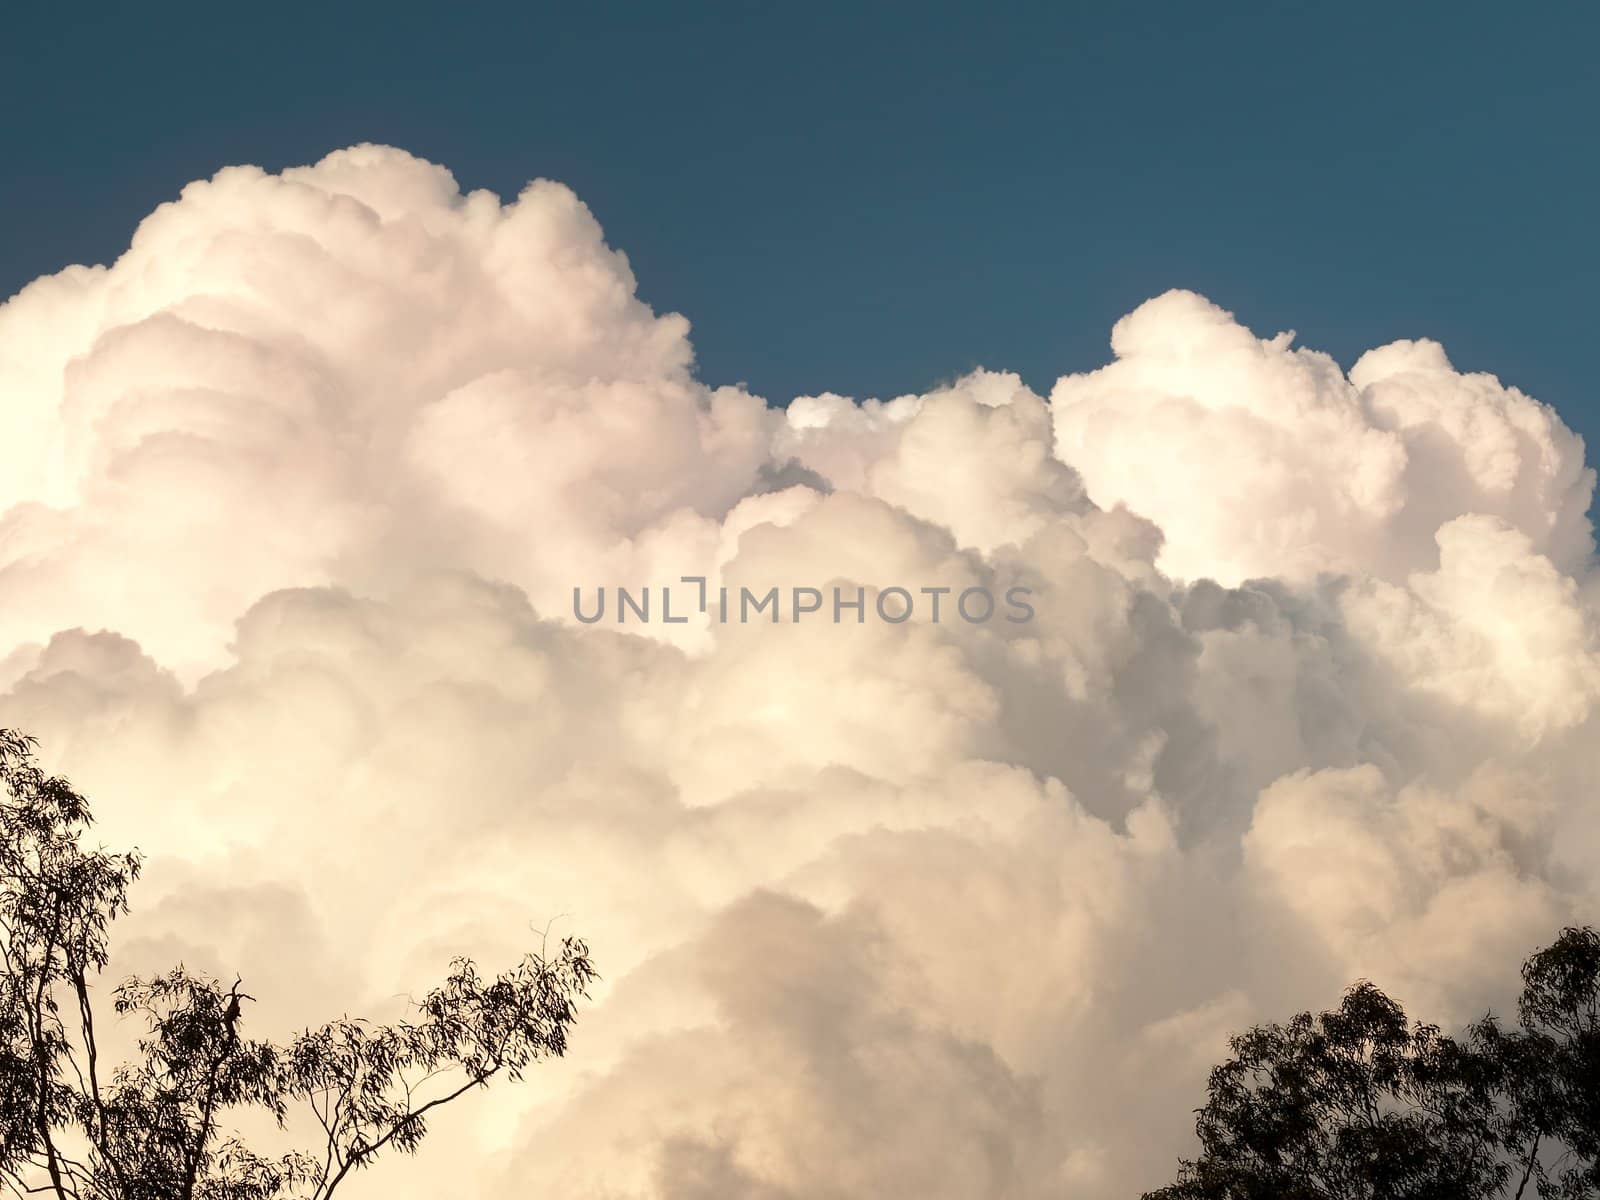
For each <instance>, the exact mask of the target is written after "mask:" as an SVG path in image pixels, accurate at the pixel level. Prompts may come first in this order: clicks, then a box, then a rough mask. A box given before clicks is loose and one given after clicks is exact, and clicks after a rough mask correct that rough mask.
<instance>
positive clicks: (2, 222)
mask: <svg viewBox="0 0 1600 1200" xmlns="http://www.w3.org/2000/svg"><path fill="white" fill-rule="evenodd" d="M1595 11H1596V10H1594V9H1593V8H1580V7H1579V6H1576V5H1571V6H1559V7H1557V6H1551V7H1550V8H1548V9H1546V10H1544V11H1543V12H1542V13H1540V14H1536V15H1531V14H1528V13H1523V12H1518V11H1516V10H1515V9H1514V8H1513V6H1510V5H1474V4H1465V5H1463V4H1454V5H1448V6H1447V5H1432V6H1426V5H1414V6H1393V7H1392V8H1391V7H1390V6H1376V5H1374V6H1359V5H1357V6H1349V5H1346V6H1340V7H1338V8H1337V9H1333V8H1330V7H1328V6H1314V7H1313V6H1301V5H1286V4H1273V5H1254V4H1234V5H1225V6H1223V5H1207V6H1199V5H1171V6H1167V5H1155V4H1147V5H1139V6H1134V5H1110V4H1107V5H1098V6H1082V5H1077V6H1075V5H1048V6H1047V5H1030V6H1011V7H1009V8H1003V9H1001V10H998V11H996V10H985V9H981V8H980V7H979V6H976V5H973V6H946V5H919V6H911V5H905V6H901V5H874V6H866V7H864V8H860V9H858V8H857V7H856V6H842V5H841V6H831V5H807V6H805V7H804V8H803V9H802V8H801V7H799V6H789V7H787V8H783V9H779V8H777V7H775V6H764V5H718V6H695V7H682V8H678V7H674V8H669V7H667V6H655V5H650V6H644V5H640V6H623V5H612V6H587V7H583V8H581V9H580V8H579V6H540V5H516V6H513V5H504V6H499V5H496V6H474V5H465V6H459V7H456V8H452V9H450V10H448V11H446V10H444V9H421V8H417V9H407V8H406V7H404V6H396V5H383V6H379V5H366V6H363V5H342V6H339V7H338V9H337V11H333V10H331V9H329V10H322V9H318V8H312V7H299V8H297V7H294V6H277V7H271V8H268V7H261V8H254V9H252V10H250V12H249V15H247V16H246V15H239V14H229V13H223V12H220V11H219V10H217V9H215V8H211V7H203V6H198V5H196V6H183V5H169V6H163V8H162V10H161V11H160V12H159V13H153V12H151V11H149V10H148V9H146V8H145V7H143V6H139V7H134V6H126V7H123V8H108V10H107V11H106V12H105V13H98V14H90V13H82V14H79V15H76V16H74V17H72V18H70V19H65V20H64V19H63V18H62V17H61V16H59V15H58V14H52V13H50V12H49V11H48V10H46V9H45V8H44V7H43V6H36V7H34V8H32V9H31V10H30V11H27V12H23V13H20V14H16V13H13V14H12V15H10V16H8V17H6V18H5V24H6V27H7V29H6V32H5V34H4V35H3V36H0V45H3V46H4V49H3V50H0V55H3V56H4V62H3V63H0V111H3V112H4V113H5V114H6V115H5V118H4V122H5V125H4V135H3V145H4V162H5V164H6V176H7V186H6V187H5V188H4V189H0V239H3V240H0V271H3V273H4V278H3V280H0V283H3V289H4V291H5V292H6V293H7V294H9V293H10V292H12V291H15V290H16V288H17V287H19V286H20V285H21V284H23V283H24V282H26V281H27V280H28V279H31V278H33V277H34V276H36V275H38V274H40V273H43V272H46V271H50V270H53V269H56V268H58V267H59V266H61V265H63V264H65V263H68V262H75V261H103V260H107V259H108V258H110V257H112V256H114V255H115V254H116V253H117V252H118V251H119V249H120V248H121V247H123V246H124V245H125V244H126V242H127V238H128V235H129V233H130V232H131V230H132V227H133V225H134V224H135V223H136V221H137V220H138V219H139V217H141V216H142V215H143V214H145V213H146V212H148V211H149V210H150V209H151V208H152V207H153V206H154V205H155V204H157V203H159V202H160V201H162V200H163V199H166V198H169V197H170V196H172V195H173V194H175V192H176V191H177V189H178V188H179V187H180V186H181V185H182V184H183V183H184V182H185V181H187V180H189V179H192V178H196V177H201V176H205V175H209V174H210V173H211V172H213V171H214V170H215V169H216V168H217V167H219V166H221V165H223V164H226V163H233V162H254V163H260V164H263V165H266V166H269V167H281V166H284V165H288V164H291V163H298V162H306V161H311V160H314V159H315V158H317V157H319V156H320V155H322V154H323V153H325V152H326V151H328V150H331V149H333V148H336V147H339V146H342V145H345V144H348V143H350V142H354V141H360V140H376V141H385V142H392V143H395V144H398V145H401V146H404V147H405V148H407V149H409V150H412V151H414V152H416V153H420V154H423V155H425V156H428V157H431V158H434V159H436V160H437V161H440V162H443V163H444V164H446V165H447V166H449V167H450V168H451V169H452V170H453V171H455V173H456V175H457V177H458V179H460V181H461V182H462V184H463V185H464V186H467V187H479V186H486V187H490V188H493V189H495V190H497V191H500V192H502V193H503V194H510V193H514V192H515V191H516V190H517V189H518V187H519V186H520V185H521V183H522V182H523V181H524V180H525V179H527V178H528V177H530V176H534V175H545V176H550V177H554V178H557V179H560V180H563V181H565V182H567V183H569V184H571V185H572V186H573V187H574V188H575V189H576V190H577V191H578V193H579V194H580V195H581V196H582V197H583V198H584V199H585V200H586V201H587V202H588V203H589V204H590V206H591V207H592V208H593V209H594V210H595V212H596V213H597V215H598V216H599V218H600V220H601V221H602V223H603V224H604V225H605V227H606V230H607V232H608V235H609V236H610V238H611V240H612V242H613V244H615V245H618V246H620V247H622V248H623V249H625V250H626V251H627V253H628V254H629V256H630V258H631V259H632V261H633V263H634V266H635V269H636V271H637V274H638V276H639V278H640V281H641V288H642V292H643V294H644V296H645V298H646V299H647V300H648V301H650V302H651V303H652V304H653V305H655V306H656V307H657V308H658V309H663V310H665V309H676V310H679V311H681V312H683V313H685V314H686V315H687V316H688V317H689V318H690V319H691V320H692V321H693V323H694V326H695V333H694V340H695V343H696V346H697V349H698V352H699V355H700V362H701V373H702V375H703V377H704V378H706V379H707V380H708V381H710V382H714V383H718V382H731V381H735V380H744V381H747V382H748V383H749V385H750V386H751V387H752V388H754V389H755V390H757V391H759V392H760V393H762V394H764V395H766V396H768V397H769V398H771V399H773V400H776V401H782V400H785V399H787V398H788V397H790V396H791V395H793V394H796V393H800V392H807V391H818V390H823V389H831V390H836V391H841V392H846V393H850V394H855V395H870V394H893V393H897V392H901V391H908V390H914V389H918V388H922V387H925V386H927V385H929V384H930V383H933V382H935V381H937V380H940V379H943V378H947V377H949V376H951V375H954V374H956V373H959V372H961V371H964V370H965V369H967V368H969V367H971V366H973V365H974V364H978V363H982V364H985V365H989V366H993V367H997V368H1007V369H1013V370H1017V371H1020V372H1021V373H1022V374H1023V376H1024V377H1025V378H1026V379H1027V380H1028V381H1029V382H1030V383H1031V384H1033V386H1035V387H1036V388H1048V386H1049V383H1050V382H1051V381H1052V380H1053V379H1054V377H1055V376H1056V375H1057V374H1059V373H1061V372H1062V371H1064V370H1069V369H1083V368H1086V367H1089V366H1093V365H1096V364H1098V363H1099V362H1101V361H1103V360H1104V358H1105V357H1106V355H1107V353H1108V352H1107V350H1106V348H1105V346H1106V338H1107V334H1108V331H1109V326H1110V324H1111V322H1112V321H1113V320H1114V319H1115V318H1116V317H1118V316H1119V315H1121V314H1122V313H1124V312H1126V311H1128V310H1129V309H1130V308H1132V307H1133V306H1134V305H1135V304H1137V303H1138V302H1139V301H1140V300H1142V299H1145V298H1147V297H1149V296H1151V295H1154V294H1156V293H1157V292H1160V291H1162V290H1164V289H1166V288H1168V287H1172V286H1183V287H1189V288H1194V289H1196V290H1199V291H1202V292H1204V293H1206V294H1207V295H1209V296H1210V297H1212V298H1213V299H1215V300H1216V301H1217V302H1219V303H1221V304H1222V305H1224V306H1225V307H1228V308H1231V309H1233V310H1235V311H1236V312H1238V313H1239V314H1240V316H1241V317H1242V318H1243V319H1245V320H1246V321H1247V322H1249V323H1251V324H1252V325H1254V326H1255V327H1256V328H1257V330H1258V332H1262V333H1268V332H1273V331H1276V330H1277V329H1279V328H1283V327H1292V328H1295V329H1297V330H1299V332H1300V335H1301V339H1302V341H1304V342H1307V343H1309V344H1311V345H1315V346H1317V347H1319V348H1323V349H1327V350H1329V351H1331V352H1333V353H1334V354H1335V355H1336V356H1338V357H1339V358H1340V360H1341V361H1342V362H1343V363H1344V364H1345V365H1346V366H1348V365H1349V363H1350V362H1351V361H1352V360H1353V358H1354V357H1355V356H1356V355H1357V354H1359V352H1360V351H1361V350H1363V349H1365V348H1367V347H1368V346H1371V345H1376V344H1378V343H1381V342H1383V341H1386V340H1389V339H1392V338H1395V337H1401V336H1417V335H1425V336H1431V337H1436V338H1439V339H1441V340H1443V341H1444V342H1445V344H1446V346H1447V348H1448V349H1449V351H1450V353H1451V355H1452V357H1453V358H1454V359H1455V361H1456V363H1457V365H1458V366H1462V367H1465V368H1471V369H1484V370H1491V371H1494V372H1496V373H1498V374H1500V375H1501V376H1502V377H1504V378H1505V379H1507V380H1508V381H1510V382H1514V383H1517V384H1518V385H1520V386H1522V387H1524V388H1525V389H1527V390H1529V391H1531V392H1533V393H1534V394H1535V395H1537V396H1539V397H1540V398H1541V399H1544V400H1547V401H1549V402H1551V403H1554V404H1556V405H1557V406H1558V407H1559V408H1560V409H1561V411H1562V412H1563V414H1564V415H1566V416H1567V419H1568V420H1569V422H1571V423H1573V424H1574V425H1576V426H1577V427H1578V428H1579V429H1580V431H1582V432H1584V433H1585V434H1586V435H1587V437H1588V439H1589V440H1590V442H1591V444H1593V443H1594V442H1595V440H1596V439H1597V437H1600V400H1597V397H1596V393H1595V389H1594V387H1593V384H1592V382H1591V380H1592V372H1591V371H1590V370H1589V367H1588V359H1589V356H1590V353H1591V351H1590V345H1591V344H1592V340H1593V339H1592V336H1591V334H1590V326H1591V324H1592V321H1593V316H1594V302H1593V294H1594V281H1595V279H1596V277H1597V274H1600V272H1597V268H1600V253H1597V239H1596V237H1595V234H1594V228H1593V217H1592V215H1591V214H1592V210H1593V208H1594V193H1595V190H1596V183H1597V179H1600V171H1597V167H1596V158H1595V154H1594V150H1593V124H1594V121H1595V118H1596V116H1597V115H1600V83H1597V82H1596V79H1597V76H1596V73H1595V72H1594V71H1593V69H1592V54H1593V46H1594V44H1595V39H1596V35H1597V34H1600V19H1597V18H1596V17H1595V15H1594V13H1595ZM241 12H242V10H241Z"/></svg>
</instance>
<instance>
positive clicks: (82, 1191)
mask: <svg viewBox="0 0 1600 1200" xmlns="http://www.w3.org/2000/svg"><path fill="white" fill-rule="evenodd" d="M90 823H91V815H90V812H89V806H88V804H87V802H86V801H85V800H84V798H83V797H82V796H80V795H78V794H77V793H76V792H75V791H73V789H72V788H71V787H70V786H69V785H68V784H67V783H66V782H65V781H64V780H61V779H57V778H51V777H48V776H46V775H45V774H44V773H43V772H42V771H41V770H40V769H39V767H38V766H37V764H36V762H35V760H34V756H33V743H32V741H31V739H28V738H25V737H23V736H21V735H19V734H16V733H14V732H11V731H9V730H4V729H0V954H3V956H4V962H3V966H4V975H3V977H0V1180H3V1181H4V1182H5V1183H6V1184H7V1185H9V1187H10V1189H11V1191H12V1192H14V1193H15V1194H16V1195H18V1196H23V1195H35V1194H42V1195H47V1196H54V1197H56V1198H57V1200H291V1198H296V1200H326V1197H329V1196H331V1195H333V1193H334V1192H335V1190H336V1189H337V1188H338V1187H339V1186H340V1185H341V1184H342V1183H344V1182H345V1181H346V1180H347V1179H348V1178H349V1177H350V1176H351V1174H352V1173H353V1172H355V1171H358V1170H360V1169H361V1168H363V1167H366V1166H367V1165H369V1164H370V1163H371V1162H372V1161H373V1160H374V1158H375V1157H376V1156H377V1155H379V1154H380V1153H381V1152H383V1151H384V1150H386V1149H393V1150H395V1151H397V1152H400V1153H407V1154H409V1153H412V1152H414V1151H415V1150H416V1149H417V1147H418V1145H419V1144H420V1143H421V1141H422V1139H423V1137H424V1135H425V1134H426V1133H427V1131H428V1121H429V1118H430V1117H431V1116H432V1115H433V1113H434V1110H435V1109H437V1108H439V1107H440V1106H442V1105H444V1104H448V1103H449V1102H450V1101H452V1100H455V1099H457V1098H458V1097H460V1096H462V1095H464V1094H466V1093H467V1092H468V1091H470V1090H472V1089H473V1088H476V1087H483V1086H486V1085H487V1084H488V1083H489V1081H490V1080H492V1079H494V1078H496V1077H499V1076H504V1077H507V1078H510V1079H517V1078H519V1077H520V1076H521V1074H522V1072H523V1070H524V1069H525V1068H527V1067H528V1065H529V1064H531V1063H533V1062H535V1061H537V1060H539V1059H541V1058H544V1057H547V1056H551V1055H560V1054H562V1053H564V1052H565V1050H566V1047H567V1035H568V1031H569V1029H570V1028H571V1026H572V1024H573V1022H574V1020H575V1019H576V1016H577V1008H576V1003H577V1001H578V1000H579V999H580V998H583V997H585V996H586V995H587V990H586V989H587V986H588V984H589V983H590V982H591V981H592V980H593V979H594V978H595V974H594V969H593V967H592V966H591V965H590V961H589V957H588V951H587V949H586V948H585V946H584V945H583V943H582V942H580V941H577V940H575V939H571V938H569V939H567V940H565V941H564V942H562V944H561V946H560V948H559V951H558V952H557V953H556V954H554V955H553V956H551V957H548V958H546V957H544V956H542V955H538V954H530V955H528V956H527V957H526V958H524V959H523V960H522V962H520V963H519V964H517V965H516V966H515V967H514V968H513V969H511V970H509V971H507V972H504V973H503V974H500V975H497V976H495V977H494V978H492V979H488V978H484V977H483V976H481V975H480V974H479V972H478V970H477V968H476V967H475V966H474V965H473V964H472V963H471V962H470V961H467V960H465V959H460V960H457V961H456V962H455V963H454V964H453V966H452V968H451V971H450V974H449V976H448V978H447V979H446V980H445V981H444V983H443V984H442V985H441V986H439V987H438V988H436V989H434V990H433V991H432V992H430V993H428V995H427V997H426V998H425V999H424V1000H423V1001H422V1002H421V1003H420V1004H419V1005H417V1006H416V1011H415V1013H414V1014H413V1015H412V1017H411V1018H410V1019H408V1020H406V1021H402V1022H400V1023H398V1024H395V1025H374V1024H370V1023H368V1022H366V1021H361V1020H350V1019H340V1020H337V1021H332V1022H329V1023H328V1024H326V1025H323V1026H321V1027H320V1028H316V1029H309V1030H306V1031H305V1032H303V1033H301V1034H300V1035H298V1036H297V1037H294V1038H293V1039H291V1040H290V1041H289V1042H288V1043H286V1044H283V1045H278V1044H274V1043H271V1042H267V1041H262V1040H257V1039H252V1038H249V1037H247V1036H245V1034H244V1032H243V1030H242V1025H243V1021H242V1006H243V1004H244V1003H245V1002H246V1001H248V1000H250V999H252V998H251V997H250V996H248V995H247V994H245V993H244V992H242V991H241V990H240V987H241V984H240V982H239V981H235V982H234V983H233V984H232V985H231V986H229V987H224V986H223V985H222V984H221V983H220V981H218V980H215V979H209V978H206V977H203V976H200V975H196V974H192V973H190V972H188V971H186V970H185V969H184V968H183V967H182V966H179V967H177V968H176V969H174V970H171V971H168V972H166V973H165V974H162V975H158V976H156V977H155V978H152V979H129V980H127V981H126V982H124V983H122V984H121V985H120V986H118V987H116V988H115V989H114V990H113V992H112V993H111V995H112V997H113V1001H114V1011H115V1013H116V1015H117V1016H118V1017H119V1018H129V1019H133V1020H136V1021H137V1022H139V1025H140V1027H141V1028H142V1029H143V1031H144V1033H143V1036H142V1037H141V1038H140V1039H139V1043H138V1054H137V1056H136V1057H135V1058H134V1059H133V1061H131V1062H127V1063H124V1064H122V1065H119V1066H117V1067H115V1068H114V1069H112V1070H109V1071H108V1070H107V1067H106V1065H105V1064H104V1063H103V1062H102V1061H101V1057H100V1053H101V1048H100V1042H99V1033H100V1031H99V1030H97V1021H99V1020H103V1016H104V1015H103V1014H101V1013H97V1011H96V1004H95V999H96V984H97V981H98V979H99V977H100V975H101V974H102V972H103V971H105V969H106V968H107V966H108V964H109V956H108V935H109V930H110V926H111V923H112V921H113V920H115V919H116V917H118V916H119V915H121V914H124V913H126V912H127V910H128V891H129V889H130V888H131V886H132V885H133V884H134V882H135V881H136V880H137V879H138V876H139V865H140V860H139V857H138V855H137V854H136V853H130V854H112V853H108V852H106V851H104V850H90V849H87V848H85V846H84V841H83V839H84V835H85V833H86V832H87V830H88V827H89V825H90ZM249 1109H254V1110H260V1111H263V1112H266V1113H270V1114H271V1116H272V1117H273V1118H274V1119H275V1121H276V1122H277V1123H278V1125H279V1126H283V1127H287V1126H288V1125H289V1124H290V1123H291V1122H290V1117H291V1111H293V1112H295V1113H297V1114H300V1115H301V1116H302V1117H304V1114H309V1118H308V1119H309V1121H310V1123H311V1124H312V1126H313V1127H314V1128H316V1129H317V1130H318V1131H319V1132H318V1134H317V1137H316V1144H315V1145H314V1147H313V1148H311V1149H309V1150H301V1151H297V1152H294V1153H289V1154H282V1155H276V1156H268V1155H264V1154H259V1153H257V1152H255V1151H252V1150H251V1149H250V1148H249V1147H248V1146H247V1145H245V1144H244V1142H243V1141H241V1140H240V1139H239V1138H237V1137H235V1136H231V1135H229V1134H228V1133H227V1131H226V1130H225V1129H224V1126H223V1120H224V1117H225V1116H226V1115H227V1114H228V1113H229V1112H230V1111H234V1110H249ZM294 1127H295V1128H299V1127H300V1122H299V1121H296V1122H294Z"/></svg>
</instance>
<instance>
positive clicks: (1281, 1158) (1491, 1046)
mask: <svg viewBox="0 0 1600 1200" xmlns="http://www.w3.org/2000/svg"><path fill="white" fill-rule="evenodd" d="M1522 979H1523V989H1522V997H1521V999H1520V1001H1519V1003H1518V1006H1517V1013H1518V1027H1517V1028H1515V1029H1504V1028H1502V1027H1501V1025H1500V1023H1499V1022H1498V1021H1496V1020H1495V1018H1494V1017H1493V1016H1487V1017H1484V1018H1483V1019H1482V1020H1481V1021H1479V1022H1477V1023H1476V1024H1474V1025H1471V1026H1469V1027H1468V1028H1467V1029H1466V1030H1465V1031H1464V1032H1463V1033H1462V1034H1461V1035H1460V1036H1458V1037H1450V1036H1447V1035H1445V1034H1443V1033H1441V1032H1440V1030H1439V1029H1438V1027H1437V1026H1433V1025H1425V1024H1422V1023H1420V1022H1419V1023H1417V1024H1415V1025H1412V1024H1409V1023H1408V1022H1407V1020H1406V1015H1405V1013H1404V1012H1403V1011H1402V1010H1401V1008H1400V1006H1399V1005H1398V1004H1396V1003H1395V1002H1394V1001H1393V1000H1391V999H1390V998H1389V997H1388V996H1385V995H1384V994H1383V993H1382V992H1381V991H1379V990H1378V989H1377V988H1376V987H1374V986H1373V985H1372V984H1370V983H1358V984H1356V985H1355V986H1354V987H1352V988H1351V989H1350V990H1349V991H1348V992H1346V993H1345V996H1344V1000H1343V1002H1342V1003H1341V1004H1340V1005H1339V1007H1338V1008H1337V1009H1335V1010H1334V1011H1332V1012H1325V1013H1322V1014H1321V1015H1320V1016H1317V1017H1313V1016H1312V1015H1311V1014H1310V1013H1301V1014H1299V1015H1298V1016H1296V1017H1295V1018H1294V1019H1293V1020H1291V1021H1290V1022H1289V1023H1288V1024H1286V1025H1258V1026H1256V1027H1255V1028H1253V1029H1251V1030H1249V1031H1248V1032H1246V1033H1243V1034H1239V1035H1237V1036H1236V1037H1234V1038H1232V1039H1231V1041H1230V1046H1231V1049H1232V1051H1233V1056H1232V1057H1231V1058H1230V1059H1229V1060H1228V1061H1227V1062H1225V1063H1223V1064H1222V1065H1221V1066H1219V1067H1217V1068H1215V1069H1214V1070H1213V1071H1212V1072H1211V1078H1210V1081H1209V1083H1208V1085H1207V1100H1206V1105H1205V1107H1204V1108H1202V1109H1200V1110H1199V1119H1198V1121H1197V1122H1196V1126H1195V1128H1196V1132H1197V1133H1198V1134H1199V1137H1200V1145H1201V1154H1200V1157H1199V1158H1197V1159H1195V1160H1193V1161H1191V1162H1185V1163H1183V1164H1182V1166H1181V1169H1180V1171H1179V1174H1178V1179H1177V1181H1176V1182H1175V1183H1173V1184H1171V1185H1170V1186H1168V1187H1164V1188H1161V1189H1159V1190H1157V1191H1154V1192H1147V1193H1145V1200H1267V1198H1269V1197H1271V1198H1274V1200H1490V1198H1497V1197H1508V1198H1515V1200H1523V1198H1530V1200H1531V1198H1532V1197H1535V1196H1537V1197H1540V1198H1541V1200H1580V1198H1587V1197H1596V1196H1600V935H1597V934H1596V932H1595V931H1594V930H1593V929H1591V928H1581V929H1577V928H1574V929H1565V930H1563V931H1562V932H1561V935H1560V937H1558V938H1557V939H1556V941H1555V942H1554V943H1553V944H1552V945H1550V946H1548V947H1546V948H1545V949H1542V950H1539V951H1537V952H1536V953H1535V954H1534V955H1533V956H1532V957H1531V958H1529V959H1528V961H1527V962H1526V963H1525V964H1524V965H1523V968H1522Z"/></svg>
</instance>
